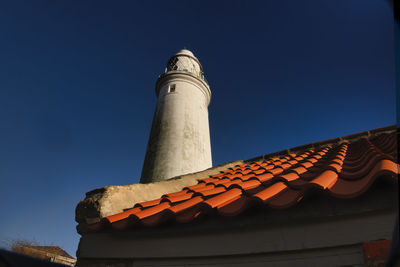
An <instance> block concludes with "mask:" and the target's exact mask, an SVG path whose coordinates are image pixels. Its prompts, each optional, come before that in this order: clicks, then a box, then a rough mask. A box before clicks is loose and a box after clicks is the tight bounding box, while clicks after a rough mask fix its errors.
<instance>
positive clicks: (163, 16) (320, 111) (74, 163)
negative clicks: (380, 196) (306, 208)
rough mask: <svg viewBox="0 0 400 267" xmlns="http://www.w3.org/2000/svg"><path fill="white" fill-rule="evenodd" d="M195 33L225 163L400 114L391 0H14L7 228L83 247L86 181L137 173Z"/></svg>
mask: <svg viewBox="0 0 400 267" xmlns="http://www.w3.org/2000/svg"><path fill="white" fill-rule="evenodd" d="M183 47H186V48H188V49H190V50H192V51H193V52H194V53H195V55H196V56H197V57H198V58H199V60H200V62H201V63H202V65H203V68H204V71H205V75H206V78H207V80H208V81H209V84H210V87H211V90H212V93H213V96H212V100H211V105H210V107H209V114H210V130H211V144H212V156H213V164H214V165H216V164H221V163H224V162H227V161H232V160H238V159H248V158H251V157H255V156H258V155H262V154H266V153H270V152H275V151H277V150H281V149H285V148H290V147H294V146H298V145H302V144H306V143H310V142H316V141H320V140H324V139H328V138H334V137H338V136H343V135H347V134H351V133H356V132H360V131H364V130H370V129H374V128H378V127H383V126H387V125H390V124H394V123H395V90H394V79H395V77H394V47H393V16H392V9H391V6H390V4H389V2H385V1H382V0H369V1H367V0H358V1H354V0H336V1H332V0H323V1H322V0H313V1H297V0H292V1H50V0H49V1H26V2H24V1H3V2H2V3H1V4H0V122H1V123H0V177H1V187H0V208H1V213H2V214H1V218H2V219H1V220H0V241H2V240H7V239H13V238H22V239H33V238H35V239H36V240H37V241H39V242H40V243H41V244H49V243H53V244H56V245H59V246H61V247H63V248H65V249H66V250H67V251H68V252H69V253H70V254H72V255H75V250H76V248H77V245H78V240H79V235H78V234H77V233H76V230H75V226H76V223H75V221H74V212H75V206H76V204H77V203H78V202H79V200H80V199H82V198H84V197H85V192H87V191H90V190H92V189H95V188H98V187H103V186H106V185H123V184H130V183H137V182H138V181H139V178H140V173H141V168H142V164H143V160H144V155H145V150H146V145H147V140H148V135H149V133H150V127H151V120H152V116H153V111H154V108H155V105H156V96H155V92H154V86H155V82H156V79H157V77H158V75H159V74H161V73H162V72H163V70H164V68H165V64H166V62H167V60H168V59H169V57H170V56H171V55H173V54H174V53H175V52H177V51H178V50H180V49H182V48H183Z"/></svg>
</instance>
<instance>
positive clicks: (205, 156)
mask: <svg viewBox="0 0 400 267" xmlns="http://www.w3.org/2000/svg"><path fill="white" fill-rule="evenodd" d="M171 86H172V87H174V88H175V90H174V91H173V92H172V91H171V89H170V88H171ZM156 93H157V96H158V101H157V107H156V110H155V113H154V118H153V125H152V128H151V133H150V138H149V143H148V146H147V151H146V157H145V161H144V164H143V170H142V176H141V180H140V182H141V183H149V182H155V181H161V180H165V179H168V178H172V177H175V176H178V175H183V174H186V173H192V172H197V171H201V170H204V169H207V168H210V167H211V166H212V161H211V144H210V130H209V122H208V105H209V103H210V99H211V91H210V88H209V86H208V84H207V82H206V81H205V79H204V76H203V71H202V67H201V64H200V63H199V61H198V60H197V58H196V57H194V55H193V53H191V52H190V51H188V50H181V51H179V52H178V53H177V54H176V55H174V56H173V57H172V58H171V59H170V60H169V62H168V65H167V68H166V72H165V73H164V74H163V75H161V76H160V77H159V78H158V80H157V84H156Z"/></svg>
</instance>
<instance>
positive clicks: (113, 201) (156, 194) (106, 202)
mask: <svg viewBox="0 0 400 267" xmlns="http://www.w3.org/2000/svg"><path fill="white" fill-rule="evenodd" d="M242 163H243V161H241V160H238V161H233V162H229V163H225V164H222V165H219V166H216V167H213V168H209V169H206V170H204V171H200V172H196V173H191V174H187V175H182V176H177V177H174V178H172V179H169V180H165V181H161V182H155V183H148V184H130V185H111V186H106V187H103V188H99V189H95V190H93V191H90V192H88V193H86V198H85V199H84V200H81V201H80V202H79V204H78V206H77V207H76V212H75V220H76V221H77V222H78V223H93V222H97V221H99V220H100V219H101V218H104V217H106V216H109V215H113V214H117V213H120V212H122V211H124V209H128V208H132V207H133V206H134V205H135V204H136V203H139V202H143V201H149V200H154V199H157V198H160V197H161V196H162V195H165V194H168V193H173V192H176V191H180V190H182V189H183V188H184V187H186V186H191V185H194V184H197V180H198V179H202V178H207V177H208V176H209V175H213V174H216V173H219V172H220V171H222V170H225V169H227V168H230V167H233V166H235V165H238V164H242Z"/></svg>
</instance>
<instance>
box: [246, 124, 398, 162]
mask: <svg viewBox="0 0 400 267" xmlns="http://www.w3.org/2000/svg"><path fill="white" fill-rule="evenodd" d="M396 129H397V126H396V125H395V124H393V125H389V126H385V127H381V128H376V129H373V130H368V131H363V132H359V133H355V134H349V135H345V136H342V137H336V138H331V139H326V140H323V141H318V142H314V143H309V144H306V145H301V146H297V147H293V148H288V149H283V150H280V151H277V152H272V153H269V154H264V155H261V156H257V157H254V158H250V159H247V160H244V162H246V163H247V162H254V161H259V160H264V159H268V158H271V157H276V156H281V155H287V154H290V153H295V154H297V153H299V152H303V151H305V150H308V149H311V148H313V149H315V148H322V147H325V146H328V145H331V144H341V143H344V142H350V141H356V140H358V139H361V138H364V137H370V136H374V135H378V134H383V133H392V132H394V131H396Z"/></svg>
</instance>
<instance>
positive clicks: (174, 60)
mask: <svg viewBox="0 0 400 267" xmlns="http://www.w3.org/2000/svg"><path fill="white" fill-rule="evenodd" d="M171 71H182V72H189V73H190V74H192V75H194V76H196V77H197V78H200V79H202V80H204V81H205V78H204V73H203V67H202V66H201V64H200V62H199V60H198V59H197V58H196V57H195V55H194V54H193V53H192V52H191V51H189V50H187V49H182V50H180V51H179V52H177V53H176V54H175V55H173V56H172V57H171V58H170V59H169V60H168V63H167V67H166V68H165V73H168V72H171Z"/></svg>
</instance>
